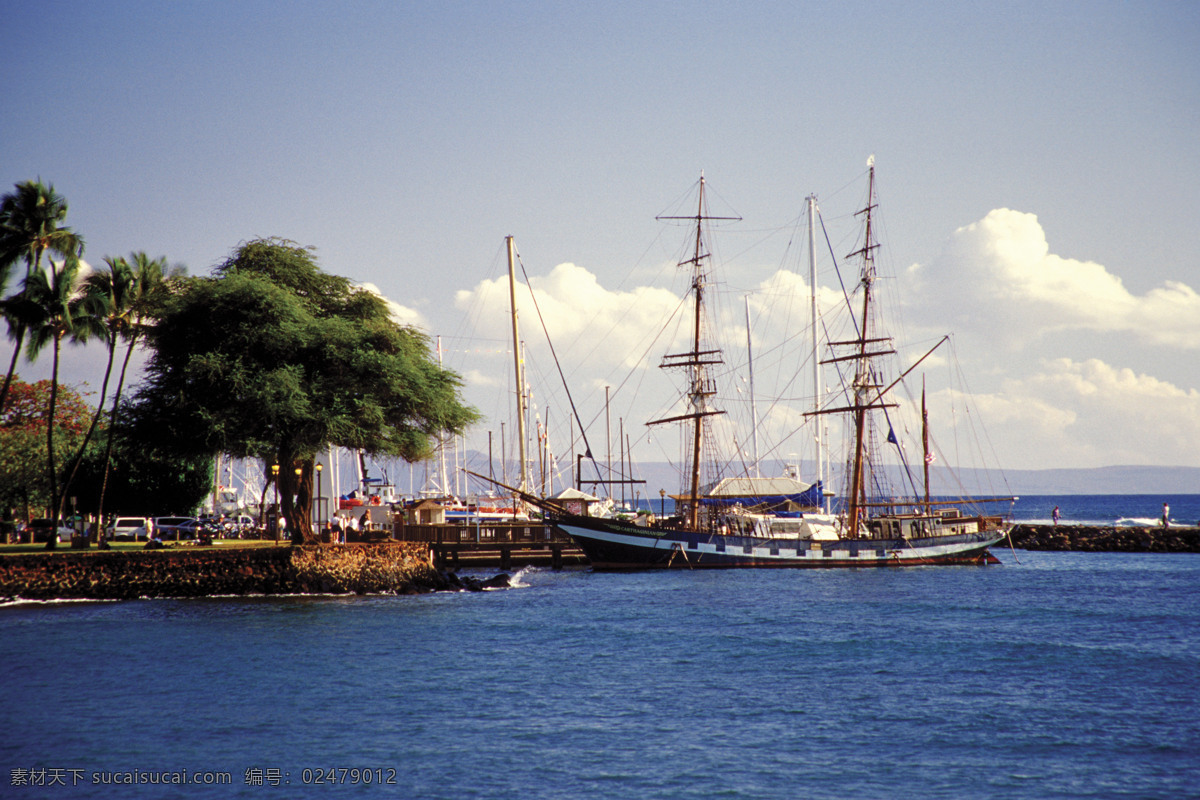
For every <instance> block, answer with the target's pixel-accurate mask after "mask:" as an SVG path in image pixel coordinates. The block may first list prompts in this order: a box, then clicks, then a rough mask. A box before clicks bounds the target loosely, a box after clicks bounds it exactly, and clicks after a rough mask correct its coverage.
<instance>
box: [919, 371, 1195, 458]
mask: <svg viewBox="0 0 1200 800" xmlns="http://www.w3.org/2000/svg"><path fill="white" fill-rule="evenodd" d="M942 400H943V401H944V398H942ZM974 405H975V407H976V408H977V409H978V411H979V414H980V416H981V417H982V418H983V419H984V420H986V424H987V426H988V430H989V433H990V438H991V440H992V442H993V443H994V444H995V446H996V449H997V451H998V453H999V454H1000V461H1001V463H1002V464H1004V465H1011V466H1014V467H1034V468H1050V467H1078V466H1099V465H1109V464H1164V465H1190V464H1195V463H1196V461H1197V456H1196V452H1195V442H1197V441H1200V392H1197V390H1195V389H1184V388H1181V387H1179V386H1176V385H1174V384H1171V383H1169V382H1167V381H1163V380H1161V379H1159V378H1155V377H1154V376H1152V375H1147V374H1144V373H1138V372H1135V371H1133V370H1131V369H1127V368H1120V367H1114V366H1112V365H1110V364H1108V363H1105V362H1104V361H1102V360H1099V359H1086V360H1082V361H1076V360H1073V359H1070V358H1065V357H1064V358H1054V359H1047V360H1044V361H1042V362H1040V363H1039V364H1038V366H1037V367H1036V368H1035V369H1034V370H1033V371H1031V372H1030V373H1029V374H1025V375H1017V376H1013V377H1010V378H1009V379H1007V380H1006V381H1005V382H1004V384H1003V387H1002V389H1001V390H1000V391H999V392H995V393H987V394H979V395H976V396H975V397H974Z"/></svg>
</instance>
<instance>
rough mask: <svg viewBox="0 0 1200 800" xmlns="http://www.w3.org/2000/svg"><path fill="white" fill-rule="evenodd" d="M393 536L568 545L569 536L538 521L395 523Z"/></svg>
mask: <svg viewBox="0 0 1200 800" xmlns="http://www.w3.org/2000/svg"><path fill="white" fill-rule="evenodd" d="M393 536H394V537H395V538H396V539H399V540H400V541H402V542H430V543H433V544H469V543H476V544H546V543H550V542H554V543H559V544H569V543H570V542H571V537H569V536H566V535H565V534H562V533H559V532H558V531H556V530H554V529H553V528H551V527H550V526H549V525H545V524H543V523H540V522H482V521H481V522H478V523H476V522H449V523H446V524H444V525H409V524H406V523H403V522H397V523H396V525H395V532H394V533H393Z"/></svg>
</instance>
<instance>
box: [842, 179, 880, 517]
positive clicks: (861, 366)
mask: <svg viewBox="0 0 1200 800" xmlns="http://www.w3.org/2000/svg"><path fill="white" fill-rule="evenodd" d="M874 209H875V160H874V158H872V159H871V160H870V161H869V162H868V180H867V207H866V208H864V209H863V210H862V211H860V212H858V213H859V214H864V215H866V222H865V233H864V235H863V246H862V249H860V250H858V251H856V252H854V253H851V254H850V256H849V257H853V256H861V257H862V273H861V282H862V290H863V301H862V318H861V320H860V322H859V328H858V343H857V344H858V359H857V362H856V365H855V373H854V384H853V387H854V465H853V468H852V470H851V474H850V496H849V501H850V507H849V512H848V515H847V517H848V519H847V526H848V535H849V536H857V535H858V522H859V516H860V515H861V513H862V506H863V504H865V502H866V490H865V476H864V474H863V456H864V453H865V447H866V442H865V440H866V427H867V403H868V402H869V392H870V390H871V388H872V387H871V381H872V377H871V375H872V370H871V361H870V358H869V357H868V353H867V345H868V343H869V341H870V338H869V334H870V330H871V329H870V323H871V316H870V314H871V290H872V288H873V285H874V283H875V248H876V247H878V245H877V244H875V239H874V231H873V230H872V228H871V212H872V211H874Z"/></svg>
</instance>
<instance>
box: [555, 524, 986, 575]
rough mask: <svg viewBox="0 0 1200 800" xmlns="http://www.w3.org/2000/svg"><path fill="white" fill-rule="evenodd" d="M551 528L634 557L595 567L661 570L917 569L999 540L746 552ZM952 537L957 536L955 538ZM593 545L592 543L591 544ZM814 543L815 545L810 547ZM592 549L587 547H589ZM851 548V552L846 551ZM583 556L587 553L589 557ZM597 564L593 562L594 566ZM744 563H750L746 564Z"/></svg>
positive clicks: (786, 545)
mask: <svg viewBox="0 0 1200 800" xmlns="http://www.w3.org/2000/svg"><path fill="white" fill-rule="evenodd" d="M556 524H557V527H558V528H559V529H561V530H562V531H564V532H565V533H567V534H569V535H570V536H571V537H572V538H573V539H575V541H576V542H578V543H579V544H580V546H581V547H582V548H583V549H584V551H585V552H589V551H590V550H592V549H593V547H595V548H599V549H604V548H606V547H617V548H622V549H626V548H627V549H628V550H629V551H631V552H635V553H636V554H637V555H636V556H631V557H629V558H628V559H626V558H621V559H619V560H616V561H612V560H607V559H601V560H600V563H599V564H597V565H598V566H603V567H610V568H620V567H622V566H625V567H631V568H635V567H654V566H667V564H668V562H669V563H670V565H671V566H683V567H686V566H688V565H693V566H737V565H738V564H739V563H742V564H745V565H746V566H751V565H753V566H813V567H818V566H824V567H841V566H872V565H875V566H880V565H883V564H906V563H911V564H923V563H930V562H938V561H953V560H955V559H957V558H964V559H970V558H972V557H977V556H979V555H982V553H983V551H984V550H985V549H986V548H987V547H990V546H991V545H994V544H996V543H997V542H999V541H1001V540H1002V539H1003V538H1004V535H1003V533H1002V532H999V531H997V532H995V533H994V534H993V535H992V536H989V537H987V538H982V537H981V538H979V539H976V540H973V541H961V540H959V541H955V542H947V543H945V544H925V545H921V546H906V547H896V546H895V543H894V542H892V541H882V542H880V541H876V540H871V539H855V540H853V541H852V542H850V541H847V540H841V541H836V542H820V543H819V544H820V549H810V547H809V545H810V542H808V541H805V540H795V539H791V540H775V541H773V542H770V543H769V544H756V545H752V546H751V547H750V548H749V551H747V549H746V547H744V546H743V545H742V544H736V545H728V544H727V545H726V546H725V548H724V549H721V548H719V547H718V544H717V542H713V541H709V542H697V543H696V544H695V545H694V546H689V543H688V542H687V541H686V540H681V539H675V538H671V537H670V536H662V537H656V536H639V535H630V534H624V533H620V532H618V531H609V530H602V529H597V528H593V527H582V526H578V525H572V524H571V523H569V522H558V523H556ZM956 538H957V537H956ZM593 543H597V544H593ZM812 544H816V543H812ZM589 545H592V546H589ZM851 545H853V549H851ZM589 555H591V553H590V552H589ZM596 561H597V559H593V562H596ZM749 562H753V563H752V564H751V563H749Z"/></svg>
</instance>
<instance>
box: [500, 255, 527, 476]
mask: <svg viewBox="0 0 1200 800" xmlns="http://www.w3.org/2000/svg"><path fill="white" fill-rule="evenodd" d="M504 243H505V245H506V246H507V248H508V300H509V304H510V305H511V307H512V335H513V366H514V367H515V368H516V380H517V442H518V443H519V444H518V447H517V449H518V451H519V453H520V458H521V471H520V479H519V480H518V482H517V488H518V489H519V490H520V491H521V492H527V491H529V476H528V471H527V470H528V467H527V465H526V462H525V375H524V370H523V369H522V363H521V336H520V333H519V331H518V329H517V279H516V272H515V268H514V267H515V264H516V260H517V259H516V250H517V248H516V245H515V244H513V237H511V236H505V237H504Z"/></svg>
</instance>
